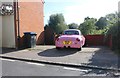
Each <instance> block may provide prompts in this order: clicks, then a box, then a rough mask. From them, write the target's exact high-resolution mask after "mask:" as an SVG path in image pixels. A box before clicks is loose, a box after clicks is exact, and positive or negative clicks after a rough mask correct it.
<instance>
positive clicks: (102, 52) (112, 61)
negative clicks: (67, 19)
mask: <svg viewBox="0 0 120 78" xmlns="http://www.w3.org/2000/svg"><path fill="white" fill-rule="evenodd" d="M0 57H2V58H9V59H17V60H24V61H32V62H40V63H47V64H56V65H68V66H76V67H79V66H80V67H87V68H95V69H96V68H97V69H107V70H117V71H120V68H119V62H120V60H119V57H118V55H117V54H115V53H114V52H113V51H111V50H110V49H109V48H108V47H105V46H92V47H83V49H82V51H78V50H77V49H60V50H56V49H55V46H50V45H48V46H36V47H35V48H28V49H24V50H14V49H9V50H8V49H3V50H2V54H0Z"/></svg>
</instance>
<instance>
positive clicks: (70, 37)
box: [55, 29, 85, 50]
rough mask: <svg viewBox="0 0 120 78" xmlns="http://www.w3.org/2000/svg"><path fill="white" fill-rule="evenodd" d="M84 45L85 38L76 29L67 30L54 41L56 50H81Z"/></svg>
mask: <svg viewBox="0 0 120 78" xmlns="http://www.w3.org/2000/svg"><path fill="white" fill-rule="evenodd" d="M84 44H85V37H84V36H83V35H82V34H81V31H80V30H78V29H67V30H65V31H64V32H63V34H62V35H61V36H59V37H58V38H57V39H56V40H55V46H56V49H60V48H77V49H78V50H82V46H83V45H84Z"/></svg>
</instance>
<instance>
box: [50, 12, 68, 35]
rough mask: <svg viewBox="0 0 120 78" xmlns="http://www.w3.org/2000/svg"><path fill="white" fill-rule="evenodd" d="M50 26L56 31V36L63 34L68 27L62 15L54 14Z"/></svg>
mask: <svg viewBox="0 0 120 78" xmlns="http://www.w3.org/2000/svg"><path fill="white" fill-rule="evenodd" d="M48 26H49V27H50V28H52V29H53V30H54V32H55V33H56V34H60V33H62V32H63V31H64V30H65V29H66V28H67V25H66V23H65V20H64V16H63V15H62V14H53V15H51V16H50V19H49V22H48Z"/></svg>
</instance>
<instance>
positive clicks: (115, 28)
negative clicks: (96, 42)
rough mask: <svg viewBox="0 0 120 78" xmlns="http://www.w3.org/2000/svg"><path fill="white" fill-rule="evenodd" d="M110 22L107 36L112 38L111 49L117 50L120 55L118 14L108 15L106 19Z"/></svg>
mask: <svg viewBox="0 0 120 78" xmlns="http://www.w3.org/2000/svg"><path fill="white" fill-rule="evenodd" d="M107 18H109V22H110V27H109V30H108V32H107V35H111V36H112V44H113V46H112V49H113V50H118V52H119V54H120V19H119V18H120V13H116V15H115V14H109V15H108V17H107Z"/></svg>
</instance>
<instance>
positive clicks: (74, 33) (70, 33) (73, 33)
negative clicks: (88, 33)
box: [64, 31, 79, 35]
mask: <svg viewBox="0 0 120 78" xmlns="http://www.w3.org/2000/svg"><path fill="white" fill-rule="evenodd" d="M64 35H79V32H78V31H64Z"/></svg>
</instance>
